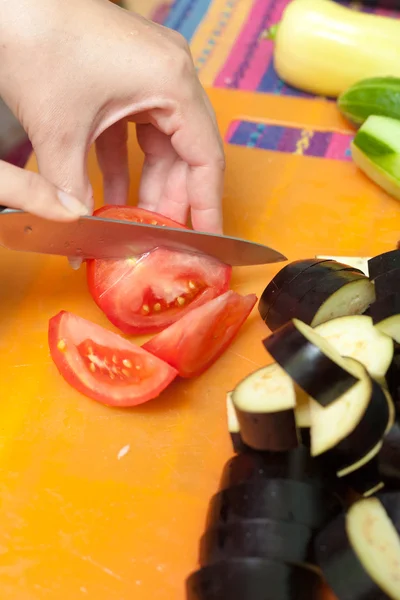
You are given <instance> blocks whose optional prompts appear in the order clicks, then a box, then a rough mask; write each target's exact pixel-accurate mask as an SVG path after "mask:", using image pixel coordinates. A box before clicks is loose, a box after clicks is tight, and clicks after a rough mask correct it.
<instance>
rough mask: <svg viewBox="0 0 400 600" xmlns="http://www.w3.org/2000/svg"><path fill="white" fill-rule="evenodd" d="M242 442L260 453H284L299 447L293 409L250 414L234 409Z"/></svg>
mask: <svg viewBox="0 0 400 600" xmlns="http://www.w3.org/2000/svg"><path fill="white" fill-rule="evenodd" d="M236 415H237V419H238V421H239V425H240V435H241V437H242V440H243V442H244V443H245V444H246V445H247V446H249V447H250V448H254V449H255V450H261V451H272V452H285V451H287V450H291V449H293V448H297V446H298V445H299V433H298V431H297V427H296V419H295V414H294V410H293V409H288V410H281V411H278V412H274V413H252V412H247V411H244V410H241V409H239V408H238V407H236Z"/></svg>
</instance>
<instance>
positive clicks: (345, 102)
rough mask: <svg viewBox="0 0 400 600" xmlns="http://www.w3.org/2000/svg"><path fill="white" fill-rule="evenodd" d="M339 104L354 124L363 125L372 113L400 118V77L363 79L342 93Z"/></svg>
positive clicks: (345, 115)
mask: <svg viewBox="0 0 400 600" xmlns="http://www.w3.org/2000/svg"><path fill="white" fill-rule="evenodd" d="M337 104H338V108H339V110H340V112H341V113H342V115H343V116H344V117H345V118H346V119H347V120H348V121H350V123H352V124H353V125H362V124H363V123H364V121H366V120H367V119H368V117H370V116H371V115H379V116H382V117H391V118H393V119H400V78H398V77H372V78H370V79H363V80H362V81H359V82H357V83H356V84H355V85H353V86H350V87H349V88H348V89H347V90H345V91H344V92H343V93H342V94H340V96H339V98H338V101H337Z"/></svg>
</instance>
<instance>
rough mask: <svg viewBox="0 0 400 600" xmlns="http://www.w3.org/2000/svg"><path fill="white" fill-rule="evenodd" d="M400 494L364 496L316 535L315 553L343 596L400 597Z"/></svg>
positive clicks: (352, 599) (347, 599)
mask: <svg viewBox="0 0 400 600" xmlns="http://www.w3.org/2000/svg"><path fill="white" fill-rule="evenodd" d="M399 533H400V494H399V493H389V494H379V495H378V496H377V497H375V498H366V499H362V500H359V501H358V502H356V503H355V504H353V506H351V508H350V509H349V510H348V512H347V514H346V515H345V514H342V515H340V516H339V517H337V519H335V520H334V521H333V522H332V523H330V524H329V525H328V526H327V527H326V528H325V529H324V530H323V531H322V532H321V533H320V534H319V535H318V536H317V539H316V544H315V550H316V558H317V562H318V564H319V566H320V567H321V570H322V573H323V575H324V577H325V579H326V581H327V583H328V584H329V585H330V587H331V588H332V590H333V592H334V593H335V594H336V596H337V598H338V599H339V600H367V599H368V600H369V599H371V600H390V599H392V600H400V585H399V565H400V536H399Z"/></svg>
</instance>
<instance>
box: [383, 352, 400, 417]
mask: <svg viewBox="0 0 400 600" xmlns="http://www.w3.org/2000/svg"><path fill="white" fill-rule="evenodd" d="M386 384H387V387H388V390H389V393H390V395H391V396H392V399H393V403H394V406H395V409H396V414H397V418H400V344H395V347H394V354H393V360H392V362H391V364H390V366H389V369H388V371H387V373H386Z"/></svg>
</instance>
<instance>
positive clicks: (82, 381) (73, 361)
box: [49, 311, 177, 406]
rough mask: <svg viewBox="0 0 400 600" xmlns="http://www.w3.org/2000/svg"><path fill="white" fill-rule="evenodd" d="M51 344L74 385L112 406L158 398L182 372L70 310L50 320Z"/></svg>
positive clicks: (54, 356) (60, 367)
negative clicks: (178, 373)
mask: <svg viewBox="0 0 400 600" xmlns="http://www.w3.org/2000/svg"><path fill="white" fill-rule="evenodd" d="M49 347H50V354H51V357H52V359H53V361H54V363H55V365H56V367H57V369H58V370H59V372H60V373H61V375H62V376H63V377H64V379H65V380H66V381H67V382H68V383H69V384H70V385H72V386H73V387H74V388H75V389H76V390H78V392H81V393H82V394H85V396H89V398H93V400H97V401H98V402H101V403H102V404H107V405H109V406H135V405H136V404H142V403H143V402H147V401H148V400H151V399H152V398H156V397H157V396H158V395H159V394H160V393H161V392H162V391H163V390H164V389H165V388H166V387H167V386H168V385H169V384H170V383H171V381H172V380H173V379H174V378H175V377H176V375H177V372H176V370H175V369H174V368H173V367H171V366H170V365H168V364H167V363H165V362H164V361H162V360H160V359H159V358H157V357H156V356H154V355H152V354H150V353H149V352H146V350H144V349H143V348H140V347H139V346H135V344H132V343H131V342H129V341H128V340H125V339H124V338H122V337H121V336H119V335H117V334H116V333H113V332H111V331H107V329H104V328H103V327H100V325H96V324H95V323H91V322H90V321H87V320H86V319H82V318H81V317H78V316H77V315H74V314H72V313H69V312H66V311H61V312H60V313H58V315H56V316H55V317H53V318H52V319H50V322H49Z"/></svg>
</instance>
